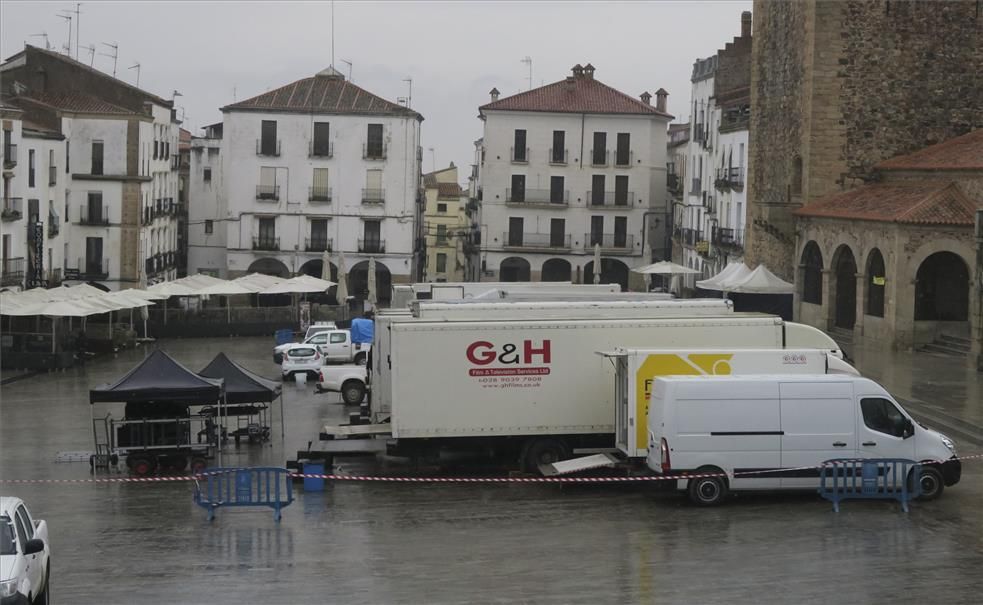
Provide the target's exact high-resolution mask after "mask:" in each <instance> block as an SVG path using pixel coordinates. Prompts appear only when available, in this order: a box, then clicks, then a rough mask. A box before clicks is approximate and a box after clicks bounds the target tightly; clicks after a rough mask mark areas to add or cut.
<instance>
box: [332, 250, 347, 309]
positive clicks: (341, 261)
mask: <svg viewBox="0 0 983 605" xmlns="http://www.w3.org/2000/svg"><path fill="white" fill-rule="evenodd" d="M335 298H336V299H338V304H339V305H344V304H345V301H346V300H348V271H347V270H346V269H345V251H344V250H339V251H338V290H337V291H336V292H335ZM346 317H347V316H346Z"/></svg>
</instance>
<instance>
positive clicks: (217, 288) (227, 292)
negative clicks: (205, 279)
mask: <svg viewBox="0 0 983 605" xmlns="http://www.w3.org/2000/svg"><path fill="white" fill-rule="evenodd" d="M252 293H253V290H251V289H249V288H247V287H245V286H243V285H242V284H239V283H236V282H235V281H223V282H221V283H217V284H212V285H210V286H205V287H204V288H201V289H199V290H198V294H199V295H201V296H233V295H236V294H252Z"/></svg>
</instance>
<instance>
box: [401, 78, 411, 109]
mask: <svg viewBox="0 0 983 605" xmlns="http://www.w3.org/2000/svg"><path fill="white" fill-rule="evenodd" d="M403 82H407V83H408V84H409V85H410V93H409V96H408V97H406V108H407V109H411V108H412V106H413V77H412V76H406V77H405V78H403Z"/></svg>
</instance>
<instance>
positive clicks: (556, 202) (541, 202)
mask: <svg viewBox="0 0 983 605" xmlns="http://www.w3.org/2000/svg"><path fill="white" fill-rule="evenodd" d="M569 201H570V192H569V191H568V190H566V189H506V190H505V203H506V204H508V205H514V206H519V205H527V206H560V207H565V206H566V205H567V204H568V203H569Z"/></svg>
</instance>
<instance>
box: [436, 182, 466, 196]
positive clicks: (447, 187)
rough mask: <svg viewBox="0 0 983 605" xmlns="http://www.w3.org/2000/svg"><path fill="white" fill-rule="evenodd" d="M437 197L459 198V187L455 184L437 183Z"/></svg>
mask: <svg viewBox="0 0 983 605" xmlns="http://www.w3.org/2000/svg"><path fill="white" fill-rule="evenodd" d="M437 197H439V198H440V197H452V198H454V199H457V198H459V197H461V186H460V185H458V184H457V183H437Z"/></svg>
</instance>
